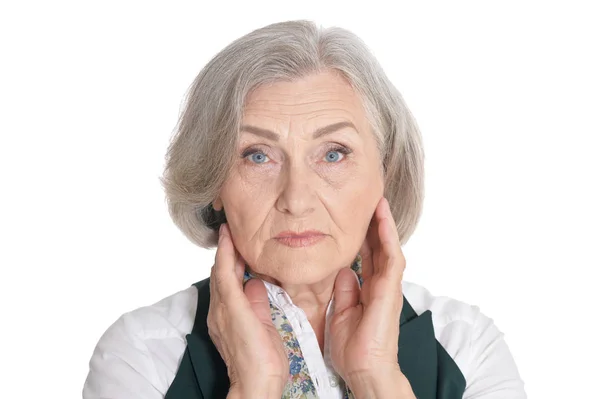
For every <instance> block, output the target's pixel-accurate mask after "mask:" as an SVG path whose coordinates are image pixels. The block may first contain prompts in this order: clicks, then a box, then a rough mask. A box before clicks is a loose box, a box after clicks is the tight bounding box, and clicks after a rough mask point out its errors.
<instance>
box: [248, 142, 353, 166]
mask: <svg viewBox="0 0 600 399" xmlns="http://www.w3.org/2000/svg"><path fill="white" fill-rule="evenodd" d="M330 152H339V153H341V154H343V155H344V157H343V158H342V160H341V161H334V162H327V161H326V162H325V163H327V164H331V165H335V164H338V163H342V162H344V159H346V156H347V155H349V154H351V153H352V150H351V149H349V148H348V147H346V146H343V145H341V144H332V145H329V146H328V147H327V148H326V149H325V154H328V153H330ZM254 154H261V155H262V156H263V158H265V157H268V156H267V154H265V152H264V151H262V150H261V149H260V148H257V147H249V148H247V149H245V150H244V151H243V152H242V154H241V155H240V158H242V159H244V158H249V157H251V156H253V155H254ZM249 162H250V163H251V164H253V165H262V164H263V163H266V162H252V161H251V160H249Z"/></svg>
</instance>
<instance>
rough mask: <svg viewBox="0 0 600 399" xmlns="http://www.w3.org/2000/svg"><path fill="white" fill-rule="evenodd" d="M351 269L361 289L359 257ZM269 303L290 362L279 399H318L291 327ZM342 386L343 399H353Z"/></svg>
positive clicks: (251, 276)
mask: <svg viewBox="0 0 600 399" xmlns="http://www.w3.org/2000/svg"><path fill="white" fill-rule="evenodd" d="M351 268H352V270H354V272H355V273H356V275H357V276H358V281H359V283H360V285H361V287H362V283H363V279H362V261H361V257H360V255H357V257H356V259H355V260H354V262H352V265H351ZM251 278H254V276H253V275H252V274H251V273H250V272H249V270H248V268H246V271H245V273H244V283H245V282H246V281H248V280H249V279H251ZM269 303H270V307H271V320H272V321H273V324H274V325H275V327H276V328H277V331H278V332H279V335H281V340H282V341H283V344H284V347H285V350H286V352H287V356H288V360H289V362H290V376H289V378H288V382H287V384H286V386H285V389H284V391H283V395H282V396H281V398H282V399H317V398H318V397H319V396H318V395H317V390H316V388H315V385H314V383H313V381H312V379H311V378H310V373H309V371H308V367H307V366H306V362H305V361H304V357H303V356H302V351H301V349H300V344H299V343H298V340H297V339H296V336H295V335H294V331H293V329H292V325H291V324H290V322H289V320H288V318H287V317H286V316H285V314H284V313H283V310H282V309H280V308H279V307H278V306H277V305H275V304H273V303H272V302H271V300H269ZM342 384H343V385H342V386H343V389H344V399H354V395H353V394H352V392H351V391H350V388H348V386H347V385H346V384H345V383H343V382H342Z"/></svg>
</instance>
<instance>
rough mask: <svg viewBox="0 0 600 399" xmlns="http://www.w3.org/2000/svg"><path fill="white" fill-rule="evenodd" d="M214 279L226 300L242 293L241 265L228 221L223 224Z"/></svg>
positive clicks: (220, 293) (218, 290) (216, 287)
mask: <svg viewBox="0 0 600 399" xmlns="http://www.w3.org/2000/svg"><path fill="white" fill-rule="evenodd" d="M215 259H216V260H215V267H214V279H215V281H214V282H215V290H216V291H217V293H218V294H219V295H220V296H221V298H222V300H223V301H224V302H226V301H228V299H235V298H237V297H239V295H241V294H242V292H243V291H242V277H243V274H242V277H239V278H238V272H237V270H238V269H239V265H236V264H237V263H238V256H237V254H236V250H235V247H234V245H233V241H232V240H231V232H230V230H229V226H227V223H223V224H222V225H221V229H220V231H219V244H218V247H217V254H216V256H215Z"/></svg>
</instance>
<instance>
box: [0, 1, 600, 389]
mask: <svg viewBox="0 0 600 399" xmlns="http://www.w3.org/2000/svg"><path fill="white" fill-rule="evenodd" d="M202 3H204V2H176V1H169V2H166V1H164V2H149V1H143V2H142V1H139V2H133V1H102V2H81V1H80V2H75V1H73V2H70V3H69V2H65V1H52V2H42V1H40V2H36V3H34V2H25V1H22V2H16V1H15V2H11V3H9V2H6V3H2V6H0V7H1V8H0V41H1V50H0V51H1V53H0V57H1V58H2V61H1V62H0V68H1V73H0V106H1V108H0V113H1V114H0V115H1V116H0V118H1V119H0V123H1V125H0V133H1V141H0V173H1V186H0V190H2V191H1V196H0V198H1V201H2V203H1V205H2V206H1V208H0V217H1V219H0V229H1V230H0V234H1V238H2V241H1V242H2V244H1V250H0V265H1V276H0V295H1V298H0V299H1V301H0V304H1V305H0V306H2V309H1V313H0V320H1V322H0V323H1V327H0V334H1V339H0V364H1V365H0V367H1V369H0V380H1V381H2V384H1V386H0V390H1V392H2V393H0V396H2V397H6V398H9V397H12V398H17V397H18V398H42V397H43V398H47V397H51V398H54V397H56V398H68V397H69V398H70V397H80V396H81V389H82V387H83V383H84V380H85V377H86V375H87V371H88V361H89V358H90V356H91V354H92V351H93V349H94V346H95V344H96V342H97V341H98V339H99V338H100V336H101V334H102V333H103V332H104V330H106V328H108V326H109V325H110V324H111V323H112V322H113V321H115V320H116V319H117V318H118V317H119V316H120V315H121V314H122V313H124V312H127V311H130V310H133V309H135V308H137V307H140V306H143V305H148V304H152V303H154V302H156V301H158V300H159V299H161V298H163V297H165V296H168V295H170V294H172V293H174V292H176V291H179V290H181V289H184V288H186V287H188V286H189V285H190V284H192V283H194V282H196V281H198V280H200V279H203V278H205V277H207V276H208V273H209V270H210V266H211V265H212V263H213V260H214V251H208V250H204V249H201V248H198V247H196V246H194V245H193V244H192V243H191V242H189V241H188V240H187V239H186V238H185V237H184V236H183V234H182V233H180V232H179V230H177V228H176V227H175V226H174V224H173V223H172V222H171V220H170V219H169V216H168V213H167V209H166V205H165V199H164V194H163V192H162V190H161V186H160V184H159V180H158V177H159V176H160V175H161V173H162V168H163V162H164V155H165V151H166V147H167V145H168V140H169V138H170V136H171V133H172V131H173V128H174V127H175V123H176V120H177V117H178V114H179V111H180V106H181V105H182V100H183V96H184V95H185V92H186V90H187V88H188V87H189V85H190V84H191V82H192V80H193V79H194V77H195V76H196V74H197V73H198V72H199V71H200V69H201V68H202V67H203V65H204V64H205V63H206V62H207V61H208V60H209V58H210V57H212V56H213V55H214V54H215V53H216V52H218V51H219V50H221V49H222V48H223V47H224V46H226V45H227V44H228V43H229V42H231V41H232V40H234V39H236V38H238V37H239V36H241V35H243V34H245V33H248V32H249V31H251V30H253V29H256V28H259V27H261V26H264V25H266V24H269V23H272V22H277V21H283V20H289V19H300V18H307V19H312V20H315V21H316V22H318V23H320V24H322V25H324V26H330V25H337V26H341V27H345V28H347V29H350V30H352V31H354V32H355V33H357V34H358V35H359V36H360V37H361V38H362V39H363V40H365V41H366V43H367V44H368V45H369V46H370V48H371V49H372V50H373V52H374V53H375V56H376V57H377V58H378V59H379V61H380V62H381V64H382V65H383V67H384V69H385V70H386V72H387V73H388V75H389V77H390V78H391V80H392V81H393V82H394V84H396V86H397V87H398V89H399V90H400V91H401V93H402V94H403V96H404V98H405V100H406V102H407V104H408V106H409V108H410V109H411V110H412V112H413V113H414V115H415V117H416V119H417V121H418V123H419V125H420V128H421V131H422V134H423V138H424V143H425V152H426V201H425V206H424V213H423V216H422V219H421V222H420V224H419V227H418V228H417V231H416V232H415V234H414V235H413V237H412V238H411V240H410V241H409V243H408V244H407V245H406V246H405V247H404V252H405V254H406V258H407V270H406V273H405V279H406V280H408V281H412V282H415V283H418V284H421V285H423V286H425V287H426V288H428V289H429V290H430V291H431V292H432V293H433V294H435V295H446V296H450V297H453V298H456V299H459V300H462V301H465V302H467V303H470V304H475V305H478V306H479V307H480V308H481V310H482V311H483V312H484V313H485V314H486V315H488V316H490V317H492V318H493V319H494V321H495V322H496V324H497V325H498V326H499V328H500V329H501V330H502V331H503V332H504V333H505V338H506V340H507V342H508V344H509V347H510V348H511V350H512V352H513V355H514V357H515V359H516V361H517V364H518V366H519V371H520V372H521V375H522V378H523V379H524V381H525V384H526V390H527V393H528V394H529V397H531V398H565V397H570V398H574V397H592V396H595V395H597V378H598V377H597V373H598V371H599V366H598V358H599V357H600V353H599V351H598V345H599V344H598V335H599V329H598V328H597V326H598V323H597V320H598V315H597V313H598V311H599V310H598V305H600V301H599V299H598V291H599V290H598V284H597V280H596V279H595V278H594V277H596V276H598V274H597V271H598V267H600V256H599V255H598V251H599V249H600V244H599V241H600V234H599V232H598V225H599V223H600V214H599V211H598V209H599V207H600V194H599V185H600V184H599V181H600V178H599V171H600V156H599V153H600V146H599V143H600V140H599V138H598V137H599V134H600V120H599V109H600V79H599V71H600V60H599V49H600V44H599V41H600V27H599V26H600V24H599V23H598V20H599V17H600V13H599V12H598V10H596V6H595V5H593V3H594V2H591V1H590V2H588V3H583V2H574V1H563V2H550V3H549V2H543V3H542V2H540V3H538V4H535V3H532V2H525V1H519V2H514V3H512V4H509V3H508V2H506V1H503V2H495V4H491V2H485V4H484V2H468V3H467V2H457V1H453V2H438V3H434V2H414V3H405V2H400V3H399V2H389V4H385V3H384V2H382V1H373V0H370V1H367V2H363V3H357V4H356V5H351V4H350V3H351V2H349V1H344V2H334V1H314V2H312V1H302V2H298V1H293V2H291V1H277V2H259V1H251V2H240V3H239V4H232V3H231V2H226V1H221V2H215V4H213V5H210V6H209V5H206V4H202ZM391 4H394V5H393V6H392V5H391Z"/></svg>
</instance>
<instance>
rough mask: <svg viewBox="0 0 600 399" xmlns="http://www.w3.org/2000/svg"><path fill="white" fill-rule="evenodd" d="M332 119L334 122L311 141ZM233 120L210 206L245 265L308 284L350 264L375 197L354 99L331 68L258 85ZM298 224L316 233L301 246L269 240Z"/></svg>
mask: <svg viewBox="0 0 600 399" xmlns="http://www.w3.org/2000/svg"><path fill="white" fill-rule="evenodd" d="M332 124H339V125H337V126H338V128H332V129H331V130H330V131H329V132H328V133H327V132H325V134H322V135H318V136H317V137H315V135H314V133H315V132H317V131H319V129H322V128H324V127H326V126H329V125H332ZM242 126H243V127H242V129H241V131H240V132H239V142H238V147H237V155H238V157H237V158H236V161H235V165H234V167H233V169H232V171H231V173H230V175H229V177H228V179H227V181H226V183H225V184H224V186H223V187H222V189H221V191H220V195H219V197H218V198H217V199H216V200H215V201H214V202H213V206H214V208H215V209H221V208H222V207H224V209H225V213H226V215H227V221H228V224H229V228H230V229H231V232H232V235H233V241H234V243H235V247H236V248H237V250H238V251H239V252H240V254H241V255H242V257H243V258H244V260H245V261H246V263H247V264H248V266H249V267H250V268H251V269H252V271H254V272H255V273H258V274H259V275H262V276H263V277H270V280H272V281H274V282H276V283H279V284H313V283H316V282H319V281H322V280H324V279H326V278H327V277H331V276H332V275H333V276H335V275H337V272H338V271H339V270H340V269H341V268H344V267H348V266H350V264H351V263H352V261H353V260H354V258H355V257H356V255H357V254H358V252H359V250H360V247H361V245H362V243H363V241H364V238H365V235H366V232H367V228H368V226H369V222H370V220H371V217H372V215H373V212H374V211H375V208H376V206H377V203H378V201H379V199H380V198H381V197H382V195H383V175H382V169H381V168H380V163H381V161H380V157H379V153H378V151H377V148H376V142H375V138H374V136H373V134H372V133H371V129H370V126H369V124H368V121H367V117H366V114H365V112H364V110H363V108H362V105H361V102H360V98H359V96H358V95H357V94H356V93H355V92H354V91H353V89H352V88H351V86H349V84H348V83H347V82H346V81H345V80H344V79H343V78H341V77H340V76H338V75H336V74H334V73H332V72H324V73H320V74H315V75H311V76H309V77H307V78H303V79H301V80H297V81H294V82H277V83H274V84H271V85H268V86H261V87H259V88H257V89H256V90H255V91H253V92H252V93H250V95H249V96H248V98H247V102H246V106H245V109H244V115H243V120H242ZM265 131H270V132H272V133H265ZM271 136H272V137H271ZM306 230H318V231H320V232H322V234H323V237H322V238H321V239H320V240H318V241H317V242H316V243H314V244H312V245H307V246H289V245H286V244H285V243H284V242H283V241H282V240H279V239H276V238H275V237H276V236H277V235H278V234H280V233H282V232H284V231H292V232H295V233H301V232H303V231H306ZM334 273H335V274H334Z"/></svg>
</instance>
